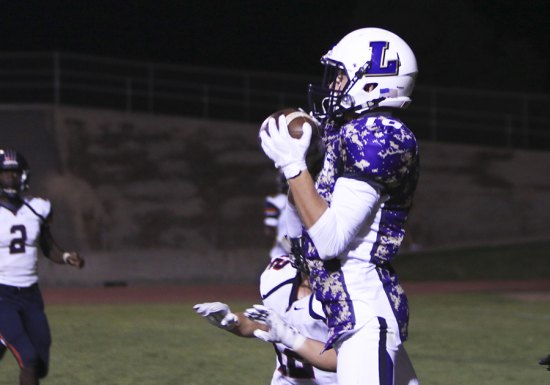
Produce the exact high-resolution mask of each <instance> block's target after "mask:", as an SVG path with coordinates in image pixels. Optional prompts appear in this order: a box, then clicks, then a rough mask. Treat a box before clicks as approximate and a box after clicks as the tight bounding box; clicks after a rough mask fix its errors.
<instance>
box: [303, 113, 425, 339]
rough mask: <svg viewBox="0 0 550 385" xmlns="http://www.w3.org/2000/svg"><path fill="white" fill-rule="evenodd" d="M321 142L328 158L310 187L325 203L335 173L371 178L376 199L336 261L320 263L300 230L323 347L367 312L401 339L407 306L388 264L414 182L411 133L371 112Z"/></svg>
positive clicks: (361, 320) (414, 144) (332, 130)
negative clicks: (320, 314) (321, 317)
mask: <svg viewBox="0 0 550 385" xmlns="http://www.w3.org/2000/svg"><path fill="white" fill-rule="evenodd" d="M324 141H325V146H326V157H325V163H324V166H323V169H322V171H321V173H320V174H319V176H318V178H317V181H316V189H317V191H318V192H319V194H320V195H321V196H322V197H323V198H324V199H325V200H326V201H327V202H328V204H329V205H330V203H331V199H332V195H333V193H334V187H335V184H336V180H337V179H338V178H350V179H354V180H359V181H364V182H366V183H369V184H370V185H371V186H373V187H374V188H375V189H376V190H378V191H379V192H380V194H381V197H382V199H381V200H380V202H378V203H379V204H378V205H377V206H376V207H377V211H376V212H375V213H373V215H370V216H369V218H365V222H364V223H363V224H362V226H361V228H360V229H359V230H358V232H357V234H356V235H355V238H353V239H352V240H351V242H350V243H349V246H348V247H347V248H346V249H345V251H344V252H342V253H341V254H340V255H338V256H337V258H333V259H329V260H326V261H322V260H321V259H320V258H319V254H318V253H317V250H316V249H315V245H314V244H313V242H312V241H311V238H309V236H308V235H307V232H304V238H305V246H304V249H305V253H306V258H307V260H308V264H309V267H310V270H311V283H312V286H313V288H314V291H315V293H316V297H317V299H319V300H320V301H321V302H322V303H323V308H324V311H325V314H326V315H327V320H328V326H329V335H330V338H329V341H328V342H327V346H331V345H332V343H334V342H335V341H336V340H337V339H338V338H339V337H340V336H341V335H343V334H344V333H346V332H352V331H353V330H354V329H355V328H356V327H360V326H362V325H363V324H364V323H365V322H366V321H367V320H368V319H369V318H372V317H383V318H385V319H386V321H387V322H388V326H389V327H390V328H391V329H392V330H394V332H395V334H396V336H397V338H400V339H401V341H404V340H405V339H406V338H407V327H408V318H409V317H408V303H407V298H406V296H405V293H404V291H403V289H402V287H401V286H400V285H399V283H398V278H397V275H396V274H395V272H394V270H393V268H392V266H391V264H390V263H391V261H392V260H393V258H394V256H395V254H396V253H397V251H398V249H399V246H400V245H401V242H402V240H403V237H404V235H405V229H404V227H405V222H406V220H407V215H408V213H409V210H410V208H411V203H412V198H413V195H414V191H415V189H416V184H417V180H418V171H419V155H418V145H417V142H416V138H415V137H414V135H413V133H412V132H411V131H410V130H409V129H408V128H407V127H406V126H405V124H404V123H403V122H401V121H400V120H398V119H396V118H394V117H392V116H391V115H389V114H384V113H371V114H367V115H363V116H361V117H360V118H358V119H356V120H353V121H351V122H349V123H347V124H345V125H343V126H341V127H338V126H328V127H326V131H325V138H324Z"/></svg>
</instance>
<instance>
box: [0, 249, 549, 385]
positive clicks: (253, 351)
mask: <svg viewBox="0 0 550 385" xmlns="http://www.w3.org/2000/svg"><path fill="white" fill-rule="evenodd" d="M548 250H550V244H549V243H537V244H532V245H527V246H526V245H516V246H503V247H494V248H484V249H469V250H455V251H447V252H441V251H440V252H435V251H434V252H428V253H419V254H411V255H404V256H403V258H401V260H400V261H399V262H398V263H396V266H397V270H398V272H400V274H401V276H402V277H403V278H404V282H405V288H406V287H407V285H406V282H407V280H409V281H418V280H420V281H422V280H426V279H432V280H433V279H435V280H451V281H453V280H468V279H475V280H480V279H482V280H495V279H524V280H529V279H538V280H540V279H543V280H548V279H550V267H549V266H550V264H549V263H548V256H547V255H548ZM511 294H512V293H505V292H493V293H487V292H485V293H467V294H464V293H463V294H457V293H455V294H448V293H447V294H444V293H431V294H411V295H409V300H410V310H411V324H410V328H409V341H408V342H407V343H406V348H407V350H408V352H409V355H410V356H411V359H412V361H413V364H414V365H415V368H416V370H417V374H418V376H419V379H420V380H421V384H423V385H472V384H473V385H497V384H498V385H542V384H549V383H550V372H548V371H546V370H545V368H544V367H542V366H540V365H539V364H538V361H539V360H540V359H541V358H542V357H544V356H546V355H547V354H550V343H549V339H548V335H549V332H550V300H549V297H550V293H543V294H544V295H542V296H540V297H539V298H535V297H531V298H520V297H518V296H514V295H511ZM216 299H219V300H224V298H223V296H221V297H220V298H212V300H216ZM193 304H194V303H192V302H189V303H179V304H141V305H120V304H118V305H49V306H47V313H48V316H49V319H50V325H51V329H52V334H53V340H54V343H53V346H52V351H51V356H52V357H51V369H50V375H49V376H48V377H47V378H46V379H45V380H43V381H42V382H41V383H42V384H44V385H48V384H50V385H75V384H79V385H260V384H269V381H270V378H271V373H272V372H273V369H274V361H275V358H274V357H275V355H274V353H273V348H272V346H271V345H269V344H266V343H264V342H261V341H259V340H255V339H242V338H238V337H235V336H233V335H231V334H229V333H227V332H225V331H223V330H219V329H216V328H214V327H212V326H211V325H209V324H208V323H207V322H206V321H205V320H203V319H202V318H201V317H199V316H198V315H196V314H195V312H194V311H193V310H192V306H193ZM229 304H230V305H231V307H232V309H234V310H242V309H244V308H245V307H248V306H249V305H250V303H248V302H231V301H229ZM17 375H18V368H17V365H16V363H15V360H14V359H13V357H12V356H11V355H10V354H9V353H8V354H6V356H5V357H4V359H3V360H2V361H0V385H13V384H16V383H17Z"/></svg>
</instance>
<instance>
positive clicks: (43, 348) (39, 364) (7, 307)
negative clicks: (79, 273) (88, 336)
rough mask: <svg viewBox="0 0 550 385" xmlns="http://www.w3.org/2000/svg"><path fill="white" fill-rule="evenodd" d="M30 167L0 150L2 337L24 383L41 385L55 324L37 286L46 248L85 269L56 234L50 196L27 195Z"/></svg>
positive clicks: (62, 261)
mask: <svg viewBox="0 0 550 385" xmlns="http://www.w3.org/2000/svg"><path fill="white" fill-rule="evenodd" d="M28 178H29V167H28V164H27V162H26V160H25V159H24V158H23V156H22V155H21V154H20V153H18V152H16V151H15V150H11V149H0V340H1V342H2V344H3V345H5V346H6V347H7V348H8V349H9V350H10V351H11V352H12V354H13V356H14V357H15V359H16V360H17V363H18V365H19V367H20V372H19V384H20V385H36V384H38V383H39V379H41V378H44V377H45V376H46V375H47V373H48V368H49V352H50V344H51V335H50V328H49V325H48V320H47V318H46V314H45V313H44V303H43V299H42V294H41V292H40V288H39V286H38V275H37V268H36V265H37V257H38V250H39V249H41V251H42V253H43V254H44V256H46V257H47V258H49V259H50V260H52V261H53V262H56V263H60V264H67V265H70V266H74V267H78V268H81V267H83V265H84V259H83V258H82V257H80V256H79V255H78V253H76V252H74V251H72V252H67V251H64V250H62V249H61V248H60V247H59V246H58V245H57V244H56V243H55V241H54V239H53V238H52V235H51V233H50V230H49V223H50V221H51V219H52V214H51V204H50V202H49V201H48V200H45V199H42V198H37V197H30V196H26V195H24V192H25V190H27V188H28V182H29V180H28Z"/></svg>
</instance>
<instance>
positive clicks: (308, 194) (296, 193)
mask: <svg viewBox="0 0 550 385" xmlns="http://www.w3.org/2000/svg"><path fill="white" fill-rule="evenodd" d="M288 185H289V186H290V190H291V192H292V200H293V202H292V203H294V205H295V206H296V208H297V209H298V213H299V215H300V218H301V220H302V223H303V224H304V226H305V227H306V229H309V228H310V227H311V226H313V224H315V222H317V220H318V219H319V218H320V217H321V215H323V213H324V212H325V210H326V209H327V207H328V205H327V202H325V200H324V199H323V198H322V197H321V196H320V195H319V193H318V192H317V190H316V189H315V184H314V183H313V179H312V178H311V175H310V174H309V172H308V171H307V170H304V171H302V172H301V173H300V175H298V176H296V177H294V178H292V179H289V180H288Z"/></svg>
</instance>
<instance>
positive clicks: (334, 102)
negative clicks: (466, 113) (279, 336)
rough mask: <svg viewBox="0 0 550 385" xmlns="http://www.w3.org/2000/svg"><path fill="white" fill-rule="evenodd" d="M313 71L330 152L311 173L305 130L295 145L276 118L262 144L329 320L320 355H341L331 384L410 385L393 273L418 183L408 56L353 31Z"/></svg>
mask: <svg viewBox="0 0 550 385" xmlns="http://www.w3.org/2000/svg"><path fill="white" fill-rule="evenodd" d="M321 63H322V64H323V65H324V66H325V76H324V80H323V83H322V84H321V86H320V87H317V86H310V89H309V100H310V103H311V110H312V114H314V116H316V117H317V119H318V120H320V121H321V122H322V131H323V141H324V143H325V150H326V155H325V162H324V164H323V169H322V170H321V172H320V174H319V176H318V177H317V178H316V179H313V178H312V177H311V175H310V174H309V172H308V170H307V167H306V166H305V151H306V149H307V147H308V145H309V143H308V141H309V136H310V131H311V128H310V127H309V125H308V124H305V125H304V127H303V131H304V134H303V135H302V137H301V138H300V139H294V138H292V137H290V135H289V134H288V130H287V127H286V122H285V120H284V119H279V120H278V121H276V120H275V119H269V120H268V121H267V122H265V123H264V124H266V125H267V127H266V130H262V131H261V134H260V139H261V145H262V148H263V150H264V152H265V153H266V155H267V156H268V157H269V158H270V159H271V160H272V161H273V162H274V164H275V166H276V167H281V169H282V171H283V173H284V175H285V177H286V179H287V181H288V183H289V188H290V193H289V204H287V211H288V216H289V217H292V216H294V217H296V218H298V217H299V218H300V219H301V221H302V224H303V227H304V231H303V233H302V235H303V241H304V247H303V253H304V254H305V260H306V262H307V265H308V267H309V270H310V281H311V285H312V288H313V290H314V292H315V295H316V297H317V298H318V299H319V300H320V301H321V302H322V303H323V308H324V313H325V314H326V315H327V322H328V326H329V338H328V340H327V343H326V347H327V348H330V347H334V348H335V350H336V352H337V356H338V383H340V384H357V385H362V384H364V385H367V384H368V385H393V384H394V382H398V383H410V384H417V383H418V380H417V379H416V375H415V373H414V370H413V368H412V365H411V364H410V361H409V360H408V357H407V355H406V352H405V350H404V348H403V345H402V344H403V342H404V341H405V340H406V338H407V329H408V319H409V310H408V303H407V297H406V295H405V293H404V291H403V288H402V287H401V285H400V284H399V281H398V277H397V275H396V273H395V271H394V269H393V267H392V265H391V262H392V260H393V258H394V257H395V255H396V253H397V251H398V250H399V246H400V245H401V242H402V240H403V237H404V235H405V230H404V229H405V222H406V220H407V216H408V213H409V210H410V208H411V203H412V200H413V195H414V192H415V189H416V184H417V180H418V175H419V153H418V145H417V141H416V138H415V136H414V134H413V132H412V131H411V130H410V129H409V128H408V127H407V125H406V124H405V123H404V122H403V121H401V120H400V119H399V117H398V116H397V115H398V113H399V111H401V110H403V109H404V108H406V107H407V106H408V105H409V103H410V102H411V98H410V96H411V94H412V91H413V88H414V83H415V78H416V75H417V73H418V68H417V63H416V59H415V56H414V53H413V51H412V50H411V48H410V47H409V46H408V45H407V43H405V41H403V39H401V38H400V37H399V36H397V35H395V34H394V33H392V32H389V31H386V30H383V29H380V28H361V29H358V30H355V31H353V32H351V33H349V34H347V35H346V36H344V37H343V38H342V39H341V40H340V41H339V42H338V43H337V44H336V45H335V46H334V47H333V48H332V49H331V50H330V51H328V52H327V53H326V54H325V55H324V56H323V57H322V58H321ZM299 235H300V234H299V233H290V232H289V236H291V237H296V236H299ZM403 379H404V380H403Z"/></svg>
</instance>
